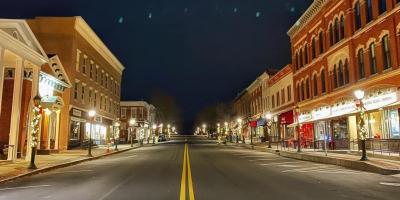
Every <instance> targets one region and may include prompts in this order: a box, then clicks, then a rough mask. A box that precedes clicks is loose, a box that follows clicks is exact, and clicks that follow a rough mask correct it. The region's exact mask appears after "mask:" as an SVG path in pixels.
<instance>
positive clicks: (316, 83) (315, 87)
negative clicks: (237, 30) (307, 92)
mask: <svg viewBox="0 0 400 200" xmlns="http://www.w3.org/2000/svg"><path fill="white" fill-rule="evenodd" d="M313 83H314V84H313V85H314V97H316V96H318V80H317V75H316V74H314V77H313Z"/></svg>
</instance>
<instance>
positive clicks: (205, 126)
mask: <svg viewBox="0 0 400 200" xmlns="http://www.w3.org/2000/svg"><path fill="white" fill-rule="evenodd" d="M206 128H207V124H203V134H206Z"/></svg>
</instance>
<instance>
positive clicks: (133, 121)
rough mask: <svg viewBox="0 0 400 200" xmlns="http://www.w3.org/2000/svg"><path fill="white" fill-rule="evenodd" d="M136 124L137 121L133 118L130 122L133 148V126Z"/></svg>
mask: <svg viewBox="0 0 400 200" xmlns="http://www.w3.org/2000/svg"><path fill="white" fill-rule="evenodd" d="M135 124H136V119H135V118H131V119H130V120H129V127H130V128H131V134H130V138H131V147H133V126H134V125H135Z"/></svg>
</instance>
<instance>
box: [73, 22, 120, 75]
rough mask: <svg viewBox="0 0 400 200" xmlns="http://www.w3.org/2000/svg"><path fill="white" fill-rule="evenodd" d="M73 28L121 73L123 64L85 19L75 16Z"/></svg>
mask: <svg viewBox="0 0 400 200" xmlns="http://www.w3.org/2000/svg"><path fill="white" fill-rule="evenodd" d="M75 19H76V20H75V27H74V28H75V30H76V31H77V32H78V33H79V34H80V35H81V36H82V37H83V38H84V39H85V40H86V41H87V42H88V43H89V44H90V45H91V46H92V47H93V48H94V49H95V50H96V51H97V52H98V53H99V54H100V55H101V56H102V57H103V58H104V59H105V60H106V61H107V62H108V63H109V64H110V65H111V66H112V67H113V68H114V69H115V70H117V72H118V73H120V74H122V71H123V70H124V66H123V65H122V64H121V62H120V61H119V60H118V59H117V58H116V57H115V56H114V54H113V53H112V52H111V51H110V50H109V49H108V47H107V46H106V45H105V44H104V43H103V41H101V39H100V38H99V37H98V36H97V35H96V33H95V32H94V31H93V29H92V28H90V26H89V25H88V24H87V23H86V21H85V20H84V19H83V18H82V17H80V16H76V17H75Z"/></svg>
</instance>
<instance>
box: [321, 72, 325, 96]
mask: <svg viewBox="0 0 400 200" xmlns="http://www.w3.org/2000/svg"><path fill="white" fill-rule="evenodd" d="M325 92H326V84H325V70H322V71H321V93H322V94H324V93H325Z"/></svg>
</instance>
